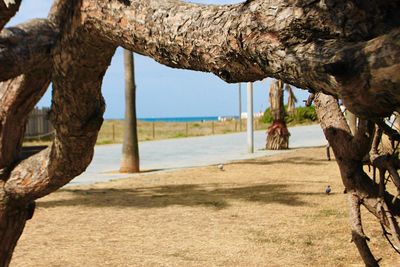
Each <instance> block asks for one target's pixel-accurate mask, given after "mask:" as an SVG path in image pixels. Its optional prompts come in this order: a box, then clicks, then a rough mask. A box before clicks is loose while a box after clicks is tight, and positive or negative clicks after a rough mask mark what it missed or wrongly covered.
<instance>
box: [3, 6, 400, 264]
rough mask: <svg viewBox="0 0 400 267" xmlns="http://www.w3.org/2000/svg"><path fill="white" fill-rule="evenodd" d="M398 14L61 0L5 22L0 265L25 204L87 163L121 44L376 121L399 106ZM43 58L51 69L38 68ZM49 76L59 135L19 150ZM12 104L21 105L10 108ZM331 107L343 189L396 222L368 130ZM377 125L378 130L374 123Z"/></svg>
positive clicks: (10, 9) (386, 9)
mask: <svg viewBox="0 0 400 267" xmlns="http://www.w3.org/2000/svg"><path fill="white" fill-rule="evenodd" d="M7 2H9V1H7ZM15 2H16V4H15V5H9V6H5V5H4V3H5V2H4V0H0V29H1V28H2V27H3V26H4V25H5V23H6V22H7V21H8V20H9V19H10V18H11V17H12V16H13V14H15V12H16V11H17V9H18V7H19V4H20V2H21V1H18V0H17V1H15ZM399 13H400V4H399V0H393V1H388V0H387V1H382V0H374V1H368V3H365V1H358V0H349V1H339V0H330V1H322V0H321V1H310V0H271V1H266V0H252V1H246V2H245V3H242V4H236V5H225V6H218V5H212V6H210V5H198V4H192V3H184V2H180V1H177V0H135V1H121V0H110V1H99V0H59V1H57V2H56V3H55V4H54V7H53V8H52V10H51V13H50V14H49V17H48V19H45V20H39V21H34V22H30V23H27V24H25V25H19V26H16V27H13V28H11V29H5V30H3V31H2V32H1V33H0V35H1V36H0V81H2V82H4V84H3V85H1V88H2V89H1V90H0V92H1V98H0V107H2V110H3V111H2V113H0V122H1V123H0V138H1V140H0V144H1V150H0V153H1V155H0V159H1V160H0V161H1V167H0V169H1V170H0V174H1V175H0V177H1V179H0V237H1V239H0V248H1V250H0V253H1V255H0V256H1V257H2V258H1V259H2V262H1V263H0V265H2V266H6V265H7V264H8V262H9V258H10V257H11V254H12V251H13V249H14V247H15V244H16V241H17V240H18V237H19V235H20V233H21V232H22V230H23V226H24V223H25V220H26V218H29V217H30V215H31V213H32V210H33V209H34V208H33V207H34V205H33V201H34V200H35V199H37V198H39V197H42V196H44V195H46V194H49V193H51V192H53V191H54V190H57V189H58V188H60V187H61V186H63V185H64V184H66V183H68V182H69V181H70V180H71V179H72V178H73V177H75V176H76V175H78V174H80V173H81V172H82V171H84V170H85V168H86V167H87V165H88V164H89V162H90V160H91V158H92V155H93V146H94V144H95V140H96V137H97V133H98V130H99V127H100V125H101V122H102V113H103V111H104V102H103V99H102V96H101V93H100V87H101V81H102V77H103V76H104V73H105V71H106V69H107V67H108V65H109V63H110V60H111V57H112V55H113V53H114V50H115V48H116V47H117V46H123V47H124V48H126V49H128V50H131V51H134V52H137V53H140V54H143V55H147V56H150V57H152V58H154V59H155V60H157V61H159V62H160V63H162V64H165V65H168V66H172V67H176V68H186V69H192V70H199V71H206V72H213V73H215V74H216V75H218V76H219V77H221V78H222V79H224V80H226V81H228V82H248V81H255V80H261V79H263V78H265V77H274V78H276V79H280V80H282V81H283V82H285V83H290V84H292V85H295V86H297V87H299V88H309V89H310V90H312V91H322V92H325V93H330V94H332V95H334V96H335V97H338V98H341V99H343V101H344V104H345V105H346V107H347V108H348V109H349V110H350V111H352V112H353V113H354V114H355V115H357V116H358V117H360V118H361V119H366V118H369V119H374V121H376V122H379V121H380V119H381V118H382V117H384V116H388V115H390V114H391V113H392V112H393V111H400V94H399V93H398V92H399V88H400V76H399V75H398V73H399V70H400V60H399V58H400V43H399V42H398V40H399V39H400V38H399V37H400V27H399V25H400V18H399V16H398V14H399ZM46 62H49V63H48V64H49V65H48V68H49V69H48V71H47V70H44V71H40V69H41V68H44V69H46V68H47V65H46V64H47V63H46ZM35 73H41V74H35ZM47 74H49V75H50V76H51V82H52V83H53V89H54V92H53V100H52V103H53V104H52V121H53V125H54V126H55V140H54V142H53V144H52V145H51V147H49V148H48V149H46V150H44V151H42V152H40V153H38V154H36V155H32V156H31V157H29V158H26V159H20V158H18V151H19V150H20V146H21V140H20V138H21V133H22V132H23V127H24V123H25V121H26V116H24V115H23V112H22V111H23V110H26V111H28V110H29V108H30V106H31V105H34V102H35V101H37V99H39V97H40V95H41V94H42V93H43V90H44V89H43V88H44V87H46V86H45V84H47V83H48V82H49V80H48V77H45V76H46V75H47ZM42 75H43V76H42ZM31 79H33V80H31ZM6 84H8V85H6ZM29 84H31V85H32V86H28V87H29V88H27V85H29ZM13 90H14V92H15V93H13ZM28 92H29V93H28ZM5 96H7V97H5ZM7 101H9V102H8V103H7V104H6V102H7ZM19 103H22V104H19ZM20 105H22V106H21V110H17V112H16V114H11V113H12V112H13V111H15V108H14V107H19V106H20ZM3 107H4V108H3ZM17 109H18V108H17ZM330 112H333V113H334V112H336V111H335V110H334V109H332V110H328V111H327V112H325V113H324V112H322V113H321V114H320V116H322V117H321V120H322V125H323V128H324V129H325V132H326V133H328V136H330V137H329V138H330V139H331V140H330V143H331V145H332V147H333V146H335V147H336V149H335V150H336V151H335V155H336V157H337V159H338V162H339V167H340V169H341V172H342V177H344V178H343V181H344V184H345V186H346V188H347V189H348V190H353V191H354V192H356V194H357V197H359V198H360V199H362V204H363V205H364V206H366V207H367V208H370V211H371V212H373V213H374V214H376V215H377V217H379V218H382V223H383V224H385V223H386V225H389V224H390V225H393V220H392V219H389V217H390V216H385V214H388V212H386V211H387V210H389V212H390V214H392V215H394V216H397V215H399V212H400V203H399V201H398V200H395V201H393V202H392V199H393V195H391V194H389V193H388V192H385V191H386V190H383V191H384V192H385V193H382V194H383V196H382V194H381V195H380V193H379V192H380V191H382V189H381V188H382V187H383V186H381V185H382V184H381V185H378V184H376V183H374V182H373V181H372V180H371V179H370V178H369V177H368V176H367V175H366V174H365V173H364V172H363V170H362V163H361V158H362V157H363V156H365V154H366V153H367V151H368V149H366V148H365V147H367V148H368V147H370V145H368V144H370V143H371V137H370V136H372V132H371V130H370V128H371V127H367V126H368V124H367V123H364V120H363V122H362V123H359V126H358V127H359V129H358V132H362V134H358V133H357V134H356V135H355V136H354V137H351V136H350V135H349V132H348V129H347V128H346V127H342V125H341V123H342V121H340V120H339V121H337V120H333V117H330V115H329V114H331V113H330ZM28 113H29V112H26V115H27V114H28ZM333 113H332V114H333ZM18 114H20V115H18ZM21 114H22V115H21ZM380 127H383V128H385V127H384V125H383V124H382V123H381V124H380ZM16 128H18V129H17V130H16V131H17V132H18V134H17V136H15V137H10V134H9V132H10V130H8V129H16ZM360 128H361V129H362V131H360ZM332 129H333V130H332ZM385 131H386V132H388V129H386V128H385ZM389 132H390V131H389ZM365 134H367V135H368V136H369V137H368V138H366V137H365ZM334 136H336V137H339V138H337V140H341V141H340V142H339V141H336V140H335V139H336V138H333V137H334ZM393 136H394V135H393ZM8 140H10V143H8ZM341 142H342V143H341ZM347 145H348V146H350V147H353V148H354V149H353V150H352V151H350V152H351V153H349V154H346V153H347V152H348V148H346V149H344V148H341V147H345V146H347ZM383 159H384V158H382V157H380V156H378V157H374V156H373V157H370V162H372V163H374V164H376V165H379V164H380V163H381V164H383V163H385V162H386V163H387V161H385V160H383ZM382 162H383V163H382ZM383 165H385V164H383ZM386 165H388V164H386ZM389 165H390V164H389ZM392 165H393V164H392ZM380 167H382V166H380ZM381 169H382V170H386V169H385V168H383V167H382V168H381ZM389 169H390V170H391V175H392V176H393V177H396V175H395V173H394V172H393V170H392V168H389ZM390 170H388V171H389V172H390ZM382 199H384V200H385V201H384V202H382ZM377 207H380V208H381V209H380V211H379V212H378V211H377V209H376V208H377ZM382 214H383V215H382ZM390 218H391V217H390ZM390 222H392V223H390ZM364 260H365V259H364Z"/></svg>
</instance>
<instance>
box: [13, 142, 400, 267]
mask: <svg viewBox="0 0 400 267" xmlns="http://www.w3.org/2000/svg"><path fill="white" fill-rule="evenodd" d="M328 184H330V185H331V186H332V188H333V193H332V194H330V195H326V194H325V193H324V189H325V186H326V185H328ZM363 216H364V217H365V219H366V220H367V222H366V224H365V227H366V233H367V235H368V236H369V237H371V242H370V244H371V247H372V249H373V251H374V253H375V254H376V256H378V257H382V258H383V260H382V262H381V264H382V266H400V264H399V262H400V256H398V255H396V254H394V252H393V251H392V250H391V248H390V247H389V246H388V245H387V243H386V241H385V240H384V239H383V238H382V236H381V231H380V227H379V225H378V224H377V223H376V222H375V221H374V220H373V218H372V217H371V216H370V215H369V214H367V212H365V211H364V213H363ZM11 266H21V267H28V266H35V267H38V266H363V264H361V259H360V258H359V256H358V253H357V251H356V248H355V246H354V244H352V243H350V229H349V226H348V218H347V197H346V195H345V194H343V186H342V184H341V180H340V176H339V172H338V168H337V166H336V163H335V162H334V161H331V162H328V161H327V160H326V158H325V149H324V148H314V149H303V150H298V151H293V152H291V153H288V154H282V155H278V156H273V157H266V158H261V159H255V160H248V161H243V162H237V163H233V164H227V165H225V171H220V170H219V169H218V168H217V167H216V166H209V167H202V168H192V169H184V170H177V171H172V172H161V173H146V174H140V175H134V176H132V178H129V179H123V180H118V181H112V182H108V183H101V184H94V185H90V186H79V187H68V188H66V189H63V190H59V191H57V192H56V193H53V194H51V195H50V196H47V197H45V198H43V199H40V200H39V201H38V208H37V210H36V212H35V215H34V218H33V219H32V220H31V221H29V222H28V223H27V226H26V228H25V231H24V233H23V235H22V237H21V239H20V241H19V243H18V246H17V248H16V250H15V253H14V257H13V261H12V263H11Z"/></svg>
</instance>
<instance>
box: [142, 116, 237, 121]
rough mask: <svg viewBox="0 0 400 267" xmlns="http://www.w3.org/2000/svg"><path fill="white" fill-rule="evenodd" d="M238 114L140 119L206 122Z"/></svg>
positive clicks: (148, 119) (232, 117)
mask: <svg viewBox="0 0 400 267" xmlns="http://www.w3.org/2000/svg"><path fill="white" fill-rule="evenodd" d="M234 118H238V117H237V116H208V117H207V116H206V117H169V118H138V120H140V121H147V122H198V121H200V122H204V121H218V120H221V119H234Z"/></svg>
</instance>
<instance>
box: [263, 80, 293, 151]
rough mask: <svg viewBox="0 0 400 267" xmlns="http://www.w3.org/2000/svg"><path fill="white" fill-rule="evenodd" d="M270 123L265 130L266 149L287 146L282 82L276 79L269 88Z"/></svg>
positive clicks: (287, 133)
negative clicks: (271, 119)
mask: <svg viewBox="0 0 400 267" xmlns="http://www.w3.org/2000/svg"><path fill="white" fill-rule="evenodd" d="M269 100H270V105H271V107H270V108H271V114H272V118H273V121H272V125H271V126H270V127H269V128H268V130H267V134H268V135H267V144H266V149H271V150H280V149H287V148H289V136H290V134H289V131H288V129H287V126H286V122H285V108H284V104H283V82H282V81H280V80H277V81H276V82H275V83H273V84H271V87H270V89H269Z"/></svg>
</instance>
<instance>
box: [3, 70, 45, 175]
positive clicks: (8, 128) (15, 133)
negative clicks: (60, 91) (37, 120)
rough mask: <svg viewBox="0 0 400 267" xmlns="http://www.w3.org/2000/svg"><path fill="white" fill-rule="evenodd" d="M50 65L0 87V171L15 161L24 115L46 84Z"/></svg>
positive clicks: (41, 93) (22, 134) (27, 112)
mask: <svg viewBox="0 0 400 267" xmlns="http://www.w3.org/2000/svg"><path fill="white" fill-rule="evenodd" d="M50 76H51V71H50V64H47V66H46V65H45V66H42V68H38V69H36V70H35V71H33V72H29V73H27V74H25V75H21V76H19V77H17V78H14V79H11V80H9V81H6V82H2V83H0V103H1V105H0V169H3V168H5V167H10V166H12V164H13V163H15V161H16V160H17V159H18V154H19V152H20V147H21V144H22V140H23V137H24V134H25V125H26V122H27V120H28V115H29V113H30V112H31V110H32V109H33V107H34V106H35V105H36V103H37V102H38V101H39V100H40V98H41V97H42V96H43V94H44V93H45V92H46V89H47V88H48V86H49V83H50Z"/></svg>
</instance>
